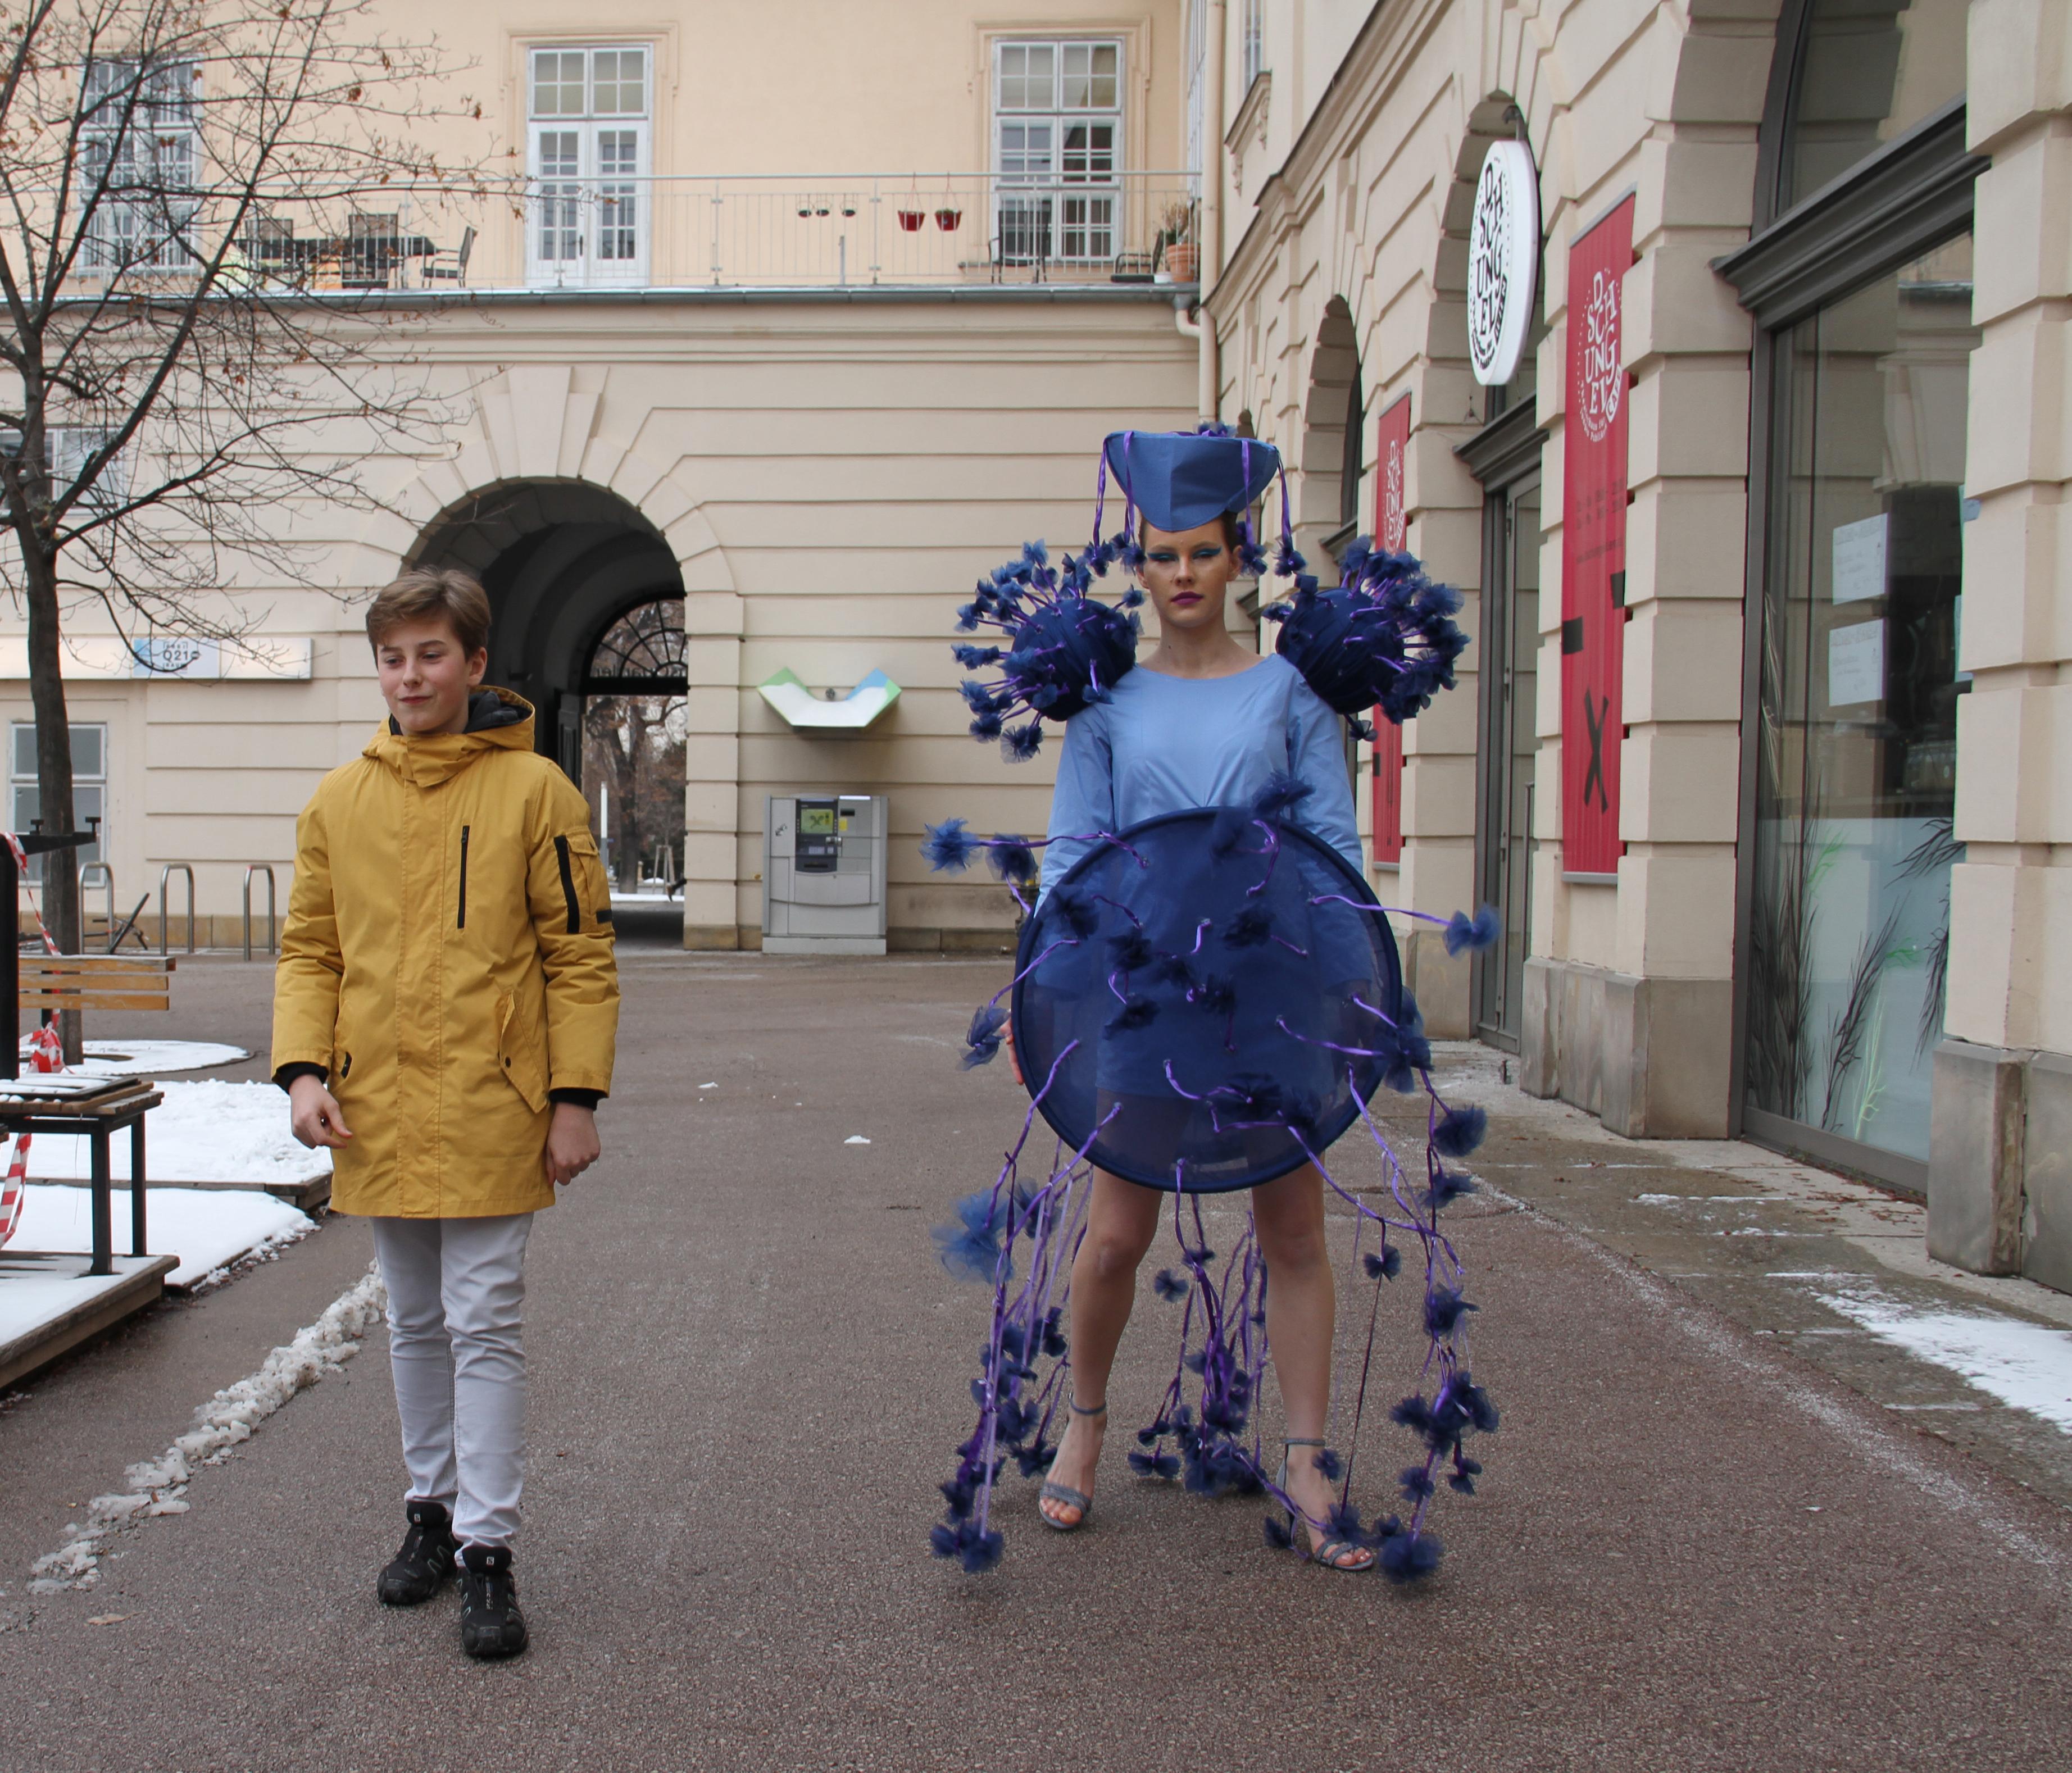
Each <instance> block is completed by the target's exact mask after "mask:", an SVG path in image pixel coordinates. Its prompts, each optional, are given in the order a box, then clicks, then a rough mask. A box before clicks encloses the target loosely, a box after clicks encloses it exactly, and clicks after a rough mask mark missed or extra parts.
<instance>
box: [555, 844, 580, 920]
mask: <svg viewBox="0 0 2072 1773" xmlns="http://www.w3.org/2000/svg"><path fill="white" fill-rule="evenodd" d="M554 854H555V857H556V858H557V859H558V860H559V862H561V897H562V898H563V899H566V900H567V901H568V904H569V935H571V936H580V935H582V907H581V906H580V905H578V903H576V876H575V870H574V869H573V868H571V867H570V866H569V840H568V839H567V838H566V837H556V838H555V839H554Z"/></svg>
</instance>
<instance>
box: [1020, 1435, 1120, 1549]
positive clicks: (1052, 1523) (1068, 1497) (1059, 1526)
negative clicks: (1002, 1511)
mask: <svg viewBox="0 0 2072 1773" xmlns="http://www.w3.org/2000/svg"><path fill="white" fill-rule="evenodd" d="M1072 1413H1073V1414H1074V1415H1075V1416H1105V1415H1107V1414H1108V1405H1106V1404H1104V1403H1102V1404H1096V1405H1094V1406H1093V1407H1092V1408H1091V1409H1082V1408H1081V1407H1080V1406H1079V1405H1077V1404H1075V1405H1072ZM1046 1502H1062V1503H1063V1504H1064V1505H1065V1506H1066V1507H1067V1508H1076V1509H1078V1510H1079V1518H1078V1519H1077V1520H1053V1519H1052V1518H1051V1517H1050V1516H1049V1515H1046V1513H1044V1512H1043V1504H1045V1503H1046ZM1092 1512H1094V1499H1093V1498H1092V1497H1091V1496H1090V1495H1087V1493H1086V1492H1085V1491H1083V1490H1075V1489H1074V1488H1073V1487H1071V1485H1070V1484H1069V1483H1053V1482H1052V1481H1051V1480H1050V1479H1048V1478H1046V1479H1044V1480H1043V1487H1042V1489H1040V1490H1038V1491H1037V1492H1036V1517H1037V1519H1038V1520H1041V1521H1042V1523H1043V1524H1044V1525H1045V1526H1046V1527H1048V1528H1050V1530H1051V1532H1059V1533H1075V1532H1078V1531H1079V1528H1082V1527H1083V1526H1085V1525H1086V1524H1087V1516H1088V1515H1090V1514H1091V1513H1092Z"/></svg>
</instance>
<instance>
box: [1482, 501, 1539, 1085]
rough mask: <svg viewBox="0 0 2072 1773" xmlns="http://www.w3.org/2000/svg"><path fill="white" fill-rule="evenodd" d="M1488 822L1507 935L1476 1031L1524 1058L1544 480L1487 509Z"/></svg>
mask: <svg viewBox="0 0 2072 1773" xmlns="http://www.w3.org/2000/svg"><path fill="white" fill-rule="evenodd" d="M1483 522H1484V524H1485V526H1486V529H1485V535H1484V540H1483V553H1484V559H1485V562H1486V567H1485V570H1484V573H1483V577H1482V743H1481V747H1480V751H1481V756H1482V771H1481V772H1480V773H1481V776H1482V784H1481V786H1482V807H1481V817H1479V818H1478V820H1477V821H1476V825H1475V829H1476V833H1477V837H1478V841H1477V844H1476V856H1475V864H1476V870H1477V873H1478V876H1479V878H1478V881H1477V883H1476V884H1477V888H1478V893H1479V895H1480V896H1481V898H1482V900H1483V902H1484V903H1488V904H1491V905H1494V906H1495V907H1496V908H1497V910H1498V912H1499V913H1500V914H1501V915H1503V940H1501V941H1500V942H1498V944H1497V945H1496V946H1495V947H1494V948H1490V949H1489V950H1487V951H1486V952H1483V953H1482V954H1480V955H1478V956H1476V962H1477V964H1476V968H1475V980H1474V993H1475V996H1474V1002H1475V1032H1476V1034H1477V1035H1478V1036H1479V1037H1480V1038H1481V1039H1483V1040H1485V1041H1487V1042H1488V1043H1490V1045H1491V1046H1493V1047H1502V1048H1503V1050H1504V1051H1507V1052H1512V1053H1515V1052H1516V1051H1518V1043H1519V1004H1520V1002H1521V1001H1522V1000H1523V995H1524V990H1525V958H1526V954H1527V948H1528V947H1529V944H1528V942H1527V936H1528V934H1529V932H1530V931H1531V908H1532V808H1533V799H1534V793H1533V790H1534V766H1535V759H1536V756H1537V754H1538V751H1539V748H1540V741H1539V738H1538V735H1537V734H1535V731H1534V730H1533V729H1534V721H1533V705H1534V701H1535V684H1536V681H1537V679H1536V677H1535V666H1536V663H1537V655H1538V652H1539V649H1540V476H1539V475H1538V474H1536V473H1535V474H1530V475H1527V476H1526V477H1525V478H1524V479H1521V480H1514V481H1512V482H1511V483H1510V484H1509V485H1508V486H1506V487H1501V488H1498V489H1496V490H1493V491H1492V492H1490V495H1489V496H1488V498H1487V500H1486V501H1485V502H1484V504H1483Z"/></svg>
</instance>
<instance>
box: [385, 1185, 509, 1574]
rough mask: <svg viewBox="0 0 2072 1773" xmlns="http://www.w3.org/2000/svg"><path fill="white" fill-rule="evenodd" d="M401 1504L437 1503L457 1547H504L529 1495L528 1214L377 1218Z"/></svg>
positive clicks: (507, 1543)
mask: <svg viewBox="0 0 2072 1773" xmlns="http://www.w3.org/2000/svg"><path fill="white" fill-rule="evenodd" d="M373 1224H374V1253H375V1255H376V1257H377V1258H378V1259H379V1260H380V1264H381V1281H382V1285H383V1286H385V1287H387V1288H388V1290H389V1364H390V1366H391V1367H392V1368H393V1370H394V1372H395V1377H396V1413H397V1415H399V1416H400V1417H401V1418H402V1420H403V1462H404V1464H405V1466H407V1467H409V1472H410V1487H409V1492H408V1499H411V1500H415V1501H421V1502H438V1503H443V1504H445V1505H446V1509H447V1512H449V1513H450V1514H451V1515H452V1516H453V1524H454V1535H455V1536H456V1537H458V1539H459V1540H460V1541H461V1543H462V1544H463V1545H509V1544H510V1543H511V1541H512V1536H514V1535H515V1534H516V1532H517V1531H518V1499H519V1494H520V1491H522V1490H523V1489H524V1487H525V1352H524V1347H522V1345H521V1343H520V1331H521V1330H522V1328H523V1323H522V1318H523V1314H524V1304H525V1240H526V1237H527V1236H528V1234H529V1233H530V1232H531V1231H532V1215H531V1214H530V1213H506V1214H503V1215H500V1216H495V1217H493V1218H487V1219H391V1218H376V1220H374V1221H373Z"/></svg>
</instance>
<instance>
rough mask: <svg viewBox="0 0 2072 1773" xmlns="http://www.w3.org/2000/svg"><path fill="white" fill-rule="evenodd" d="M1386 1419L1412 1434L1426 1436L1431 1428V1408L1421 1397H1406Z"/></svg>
mask: <svg viewBox="0 0 2072 1773" xmlns="http://www.w3.org/2000/svg"><path fill="white" fill-rule="evenodd" d="M1388 1417H1389V1420H1390V1421H1392V1422H1396V1423H1400V1425H1402V1426H1403V1427H1404V1428H1407V1429H1408V1430H1411V1432H1412V1434H1426V1433H1428V1432H1429V1430H1430V1429H1431V1427H1432V1406H1431V1405H1429V1404H1428V1403H1426V1402H1425V1401H1424V1399H1423V1398H1421V1397H1406V1398H1404V1400H1403V1401H1402V1402H1401V1403H1400V1404H1398V1405H1396V1407H1395V1408H1394V1409H1392V1410H1390V1411H1389V1413H1388Z"/></svg>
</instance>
